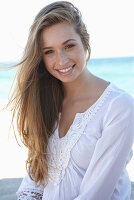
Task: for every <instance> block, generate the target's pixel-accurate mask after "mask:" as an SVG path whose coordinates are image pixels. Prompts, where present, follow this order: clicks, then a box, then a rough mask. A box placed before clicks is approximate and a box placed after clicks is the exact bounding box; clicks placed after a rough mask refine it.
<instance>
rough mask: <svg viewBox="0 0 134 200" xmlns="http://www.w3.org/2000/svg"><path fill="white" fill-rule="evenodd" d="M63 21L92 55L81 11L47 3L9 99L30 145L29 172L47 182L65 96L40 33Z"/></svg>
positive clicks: (32, 31)
mask: <svg viewBox="0 0 134 200" xmlns="http://www.w3.org/2000/svg"><path fill="white" fill-rule="evenodd" d="M61 22H67V23H70V24H71V25H73V26H74V29H75V31H76V33H78V34H79V36H80V38H81V41H82V43H83V46H84V47H85V49H86V50H87V51H88V53H89V56H90V45H89V34H88V33H87V29H86V26H85V24H84V23H83V21H82V17H81V13H80V11H79V10H78V9H77V8H76V7H74V5H73V4H71V3H70V2H66V1H61V2H54V3H51V4H49V5H47V6H46V7H44V8H43V9H42V10H41V11H40V12H39V13H38V15H37V16H36V17H35V19H34V22H33V25H32V26H31V28H30V32H29V37H28V41H27V44H26V46H25V49H24V53H23V57H22V59H21V61H20V63H19V64H18V71H17V80H16V87H15V89H14V92H13V94H12V96H11V99H10V101H9V104H11V105H12V112H13V113H12V116H13V118H14V116H16V120H17V131H18V133H19V135H20V138H21V140H22V142H23V144H24V145H25V146H26V147H27V148H28V158H27V163H26V168H27V171H28V174H29V176H30V177H31V178H32V179H34V181H35V182H36V183H37V182H38V181H39V182H40V184H41V182H42V181H44V180H45V181H46V183H47V182H48V163H47V156H46V154H47V145H48V139H49V137H50V136H51V135H52V134H53V133H54V130H55V124H58V122H59V112H60V111H61V108H62V101H63V98H64V90H63V87H62V83H61V81H59V80H58V79H56V78H55V77H53V76H52V75H51V74H50V73H49V72H48V71H47V70H46V68H45V64H44V62H43V60H42V52H41V34H42V31H43V30H45V28H46V27H48V26H52V25H53V24H57V23H61ZM89 56H88V59H89Z"/></svg>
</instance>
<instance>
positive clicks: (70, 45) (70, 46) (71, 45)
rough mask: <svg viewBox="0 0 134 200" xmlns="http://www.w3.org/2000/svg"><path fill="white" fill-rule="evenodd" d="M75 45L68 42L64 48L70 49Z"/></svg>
mask: <svg viewBox="0 0 134 200" xmlns="http://www.w3.org/2000/svg"><path fill="white" fill-rule="evenodd" d="M74 46H75V45H74V44H69V45H67V46H66V47H65V48H66V49H70V48H72V47H74Z"/></svg>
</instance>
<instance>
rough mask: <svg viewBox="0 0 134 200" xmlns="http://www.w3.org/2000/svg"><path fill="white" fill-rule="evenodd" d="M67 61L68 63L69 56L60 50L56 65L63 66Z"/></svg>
mask: <svg viewBox="0 0 134 200" xmlns="http://www.w3.org/2000/svg"><path fill="white" fill-rule="evenodd" d="M66 63H67V56H66V54H65V52H63V51H60V52H58V53H57V55H56V66H57V67H62V66H65V65H66Z"/></svg>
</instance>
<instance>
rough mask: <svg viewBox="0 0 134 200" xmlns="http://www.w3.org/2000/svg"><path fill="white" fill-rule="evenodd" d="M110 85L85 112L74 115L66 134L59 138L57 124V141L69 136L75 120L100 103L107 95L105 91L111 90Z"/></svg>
mask: <svg viewBox="0 0 134 200" xmlns="http://www.w3.org/2000/svg"><path fill="white" fill-rule="evenodd" d="M111 85H112V83H111V82H109V85H108V86H107V87H106V88H105V90H104V91H103V93H102V94H101V95H100V97H99V98H98V99H97V100H96V101H95V102H94V103H93V104H92V105H91V106H90V107H89V108H88V109H87V110H85V111H84V112H82V113H76V114H75V116H74V120H73V122H72V124H71V125H70V127H69V129H68V131H67V132H66V134H65V135H64V136H62V137H60V136H59V124H58V126H57V131H56V133H57V137H58V139H59V140H63V139H65V138H66V137H68V135H69V133H70V131H71V128H72V126H73V124H74V122H75V120H76V118H77V117H80V116H82V115H84V114H85V113H87V112H89V111H90V110H92V108H94V107H95V106H96V105H97V104H98V103H99V102H100V101H101V99H103V97H104V96H105V94H106V93H107V91H108V90H109V88H111ZM60 119H61V112H60V113H59V121H60Z"/></svg>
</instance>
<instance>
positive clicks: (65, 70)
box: [59, 67, 73, 72]
mask: <svg viewBox="0 0 134 200" xmlns="http://www.w3.org/2000/svg"><path fill="white" fill-rule="evenodd" d="M72 68H73V67H69V68H67V69H61V70H59V71H60V72H68V71H69V70H70V69H72Z"/></svg>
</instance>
